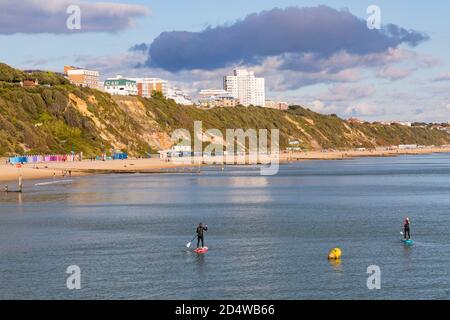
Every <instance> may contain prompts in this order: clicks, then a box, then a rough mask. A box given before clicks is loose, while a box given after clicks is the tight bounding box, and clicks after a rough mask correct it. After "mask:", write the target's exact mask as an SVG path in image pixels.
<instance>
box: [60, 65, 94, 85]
mask: <svg viewBox="0 0 450 320" xmlns="http://www.w3.org/2000/svg"><path fill="white" fill-rule="evenodd" d="M64 75H65V76H66V77H67V78H68V79H69V81H70V83H72V84H74V85H76V86H80V87H89V88H94V89H98V82H99V78H100V73H99V72H98V71H95V70H88V69H84V68H77V67H72V66H64Z"/></svg>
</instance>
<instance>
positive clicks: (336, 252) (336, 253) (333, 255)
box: [328, 248, 342, 260]
mask: <svg viewBox="0 0 450 320" xmlns="http://www.w3.org/2000/svg"><path fill="white" fill-rule="evenodd" d="M341 256H342V250H341V249H340V248H334V249H333V250H331V251H330V253H328V259H329V260H338V259H340V258H341Z"/></svg>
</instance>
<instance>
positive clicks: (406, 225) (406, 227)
mask: <svg viewBox="0 0 450 320" xmlns="http://www.w3.org/2000/svg"><path fill="white" fill-rule="evenodd" d="M403 237H404V238H405V240H406V239H411V235H410V233H409V218H408V217H406V218H405V221H404V222H403Z"/></svg>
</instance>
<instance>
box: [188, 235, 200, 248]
mask: <svg viewBox="0 0 450 320" xmlns="http://www.w3.org/2000/svg"><path fill="white" fill-rule="evenodd" d="M196 236H197V235H194V237H193V238H192V240H191V241H189V242H188V243H186V247H187V248H190V247H191V244H192V241H194V239H195V237H196Z"/></svg>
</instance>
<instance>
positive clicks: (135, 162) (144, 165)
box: [0, 147, 450, 184]
mask: <svg viewBox="0 0 450 320" xmlns="http://www.w3.org/2000/svg"><path fill="white" fill-rule="evenodd" d="M432 153H450V147H445V148H444V147H429V148H423V149H414V150H362V151H356V150H346V151H308V152H292V153H283V154H280V163H286V162H293V161H307V160H345V159H351V158H361V157H395V156H401V155H421V154H432ZM2 163H4V162H3V161H2ZM193 167H198V164H189V163H176V162H168V161H165V160H162V159H156V158H152V159H127V160H109V161H90V160H84V161H81V162H50V163H37V164H24V165H23V166H22V167H21V168H20V169H18V168H16V167H15V166H12V165H6V164H1V165H0V183H2V184H5V183H9V182H11V183H13V184H14V183H16V182H17V180H18V177H19V172H20V174H21V175H22V179H23V180H24V181H27V180H38V179H48V178H55V179H56V178H57V179H60V178H63V177H64V172H65V173H66V175H65V177H66V178H68V172H69V170H70V171H71V176H72V177H77V176H84V175H92V174H111V173H117V174H120V173H122V174H127V173H168V172H171V173H174V172H175V173H191V172H192V170H193Z"/></svg>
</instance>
